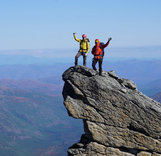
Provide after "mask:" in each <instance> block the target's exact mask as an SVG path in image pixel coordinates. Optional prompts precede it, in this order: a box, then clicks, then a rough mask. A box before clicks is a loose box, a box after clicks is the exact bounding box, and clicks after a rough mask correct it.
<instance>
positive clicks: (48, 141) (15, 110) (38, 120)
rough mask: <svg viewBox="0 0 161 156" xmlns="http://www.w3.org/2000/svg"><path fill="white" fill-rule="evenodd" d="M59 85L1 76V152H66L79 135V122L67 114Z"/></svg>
mask: <svg viewBox="0 0 161 156" xmlns="http://www.w3.org/2000/svg"><path fill="white" fill-rule="evenodd" d="M60 88H61V87H60V86H55V85H52V84H45V83H42V82H40V81H36V80H34V81H31V80H21V81H20V80H10V79H4V80H0V140H1V141H0V155H5V156H10V155H12V156H29V155H30V156H35V155H37V156H40V155H41V154H43V153H47V152H49V151H50V153H51V154H53V155H54V154H55V155H62V156H63V155H64V156H66V149H67V147H68V146H69V144H71V142H73V140H77V138H79V137H80V136H78V134H80V133H79V132H80V131H81V130H82V123H79V121H75V120H74V121H73V120H71V119H70V118H68V116H67V113H66V110H65V108H64V106H63V101H62V97H61V96H60ZM56 90H57V92H56ZM76 129H77V131H76ZM71 135H72V137H71Z"/></svg>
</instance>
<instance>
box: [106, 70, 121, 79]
mask: <svg viewBox="0 0 161 156" xmlns="http://www.w3.org/2000/svg"><path fill="white" fill-rule="evenodd" d="M108 74H109V76H111V77H113V78H115V79H118V78H119V77H118V76H117V75H116V74H115V73H114V70H112V71H110V72H108Z"/></svg>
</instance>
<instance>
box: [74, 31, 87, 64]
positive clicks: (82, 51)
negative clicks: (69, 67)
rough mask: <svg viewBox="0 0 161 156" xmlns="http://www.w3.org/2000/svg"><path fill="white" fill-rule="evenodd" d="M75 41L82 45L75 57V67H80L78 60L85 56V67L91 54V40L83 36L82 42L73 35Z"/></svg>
mask: <svg viewBox="0 0 161 156" xmlns="http://www.w3.org/2000/svg"><path fill="white" fill-rule="evenodd" d="M73 36H74V39H75V40H76V41H77V42H79V43H80V49H79V51H78V53H77V54H76V56H75V66H76V65H78V58H79V57H80V56H81V55H82V56H83V66H86V60H87V54H88V52H89V39H88V38H87V36H86V35H85V34H83V35H82V40H81V39H78V38H77V37H76V36H75V33H73Z"/></svg>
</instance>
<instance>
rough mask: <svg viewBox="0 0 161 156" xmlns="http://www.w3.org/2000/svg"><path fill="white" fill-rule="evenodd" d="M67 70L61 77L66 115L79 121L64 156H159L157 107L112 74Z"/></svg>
mask: <svg viewBox="0 0 161 156" xmlns="http://www.w3.org/2000/svg"><path fill="white" fill-rule="evenodd" d="M103 75H104V76H99V75H98V73H97V72H96V71H94V70H92V69H89V68H87V67H82V66H76V67H71V68H69V69H68V70H66V71H65V72H64V74H63V80H64V81H65V84H64V88H63V97H64V105H65V107H66V109H67V111H68V114H69V115H70V116H72V117H74V118H79V119H83V124H84V132H85V133H84V134H82V136H81V139H80V142H79V143H76V144H74V145H72V146H71V147H70V148H69V149H68V156H161V104H160V103H158V102H156V101H154V100H152V99H151V98H149V97H147V96H145V95H143V94H142V93H141V92H139V91H138V90H137V88H136V85H135V84H134V83H133V82H132V81H130V80H127V79H120V78H119V77H118V76H117V75H116V74H115V73H114V72H113V71H111V72H104V73H103Z"/></svg>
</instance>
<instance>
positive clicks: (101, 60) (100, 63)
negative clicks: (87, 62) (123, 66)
mask: <svg viewBox="0 0 161 156" xmlns="http://www.w3.org/2000/svg"><path fill="white" fill-rule="evenodd" d="M97 62H98V64H99V75H102V62H103V59H95V58H94V59H93V61H92V67H93V69H94V70H97V69H96V63H97Z"/></svg>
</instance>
